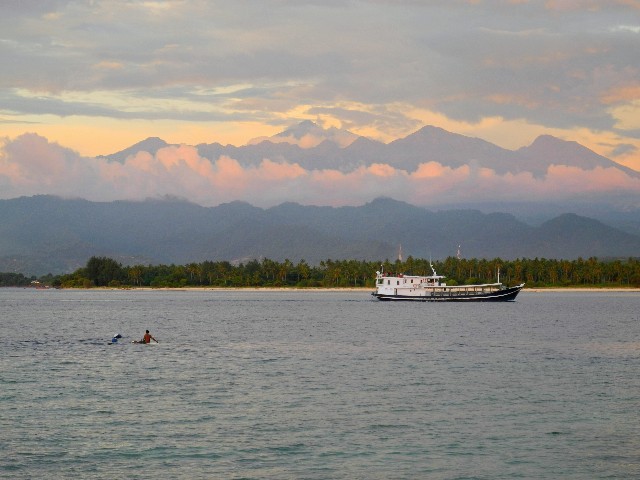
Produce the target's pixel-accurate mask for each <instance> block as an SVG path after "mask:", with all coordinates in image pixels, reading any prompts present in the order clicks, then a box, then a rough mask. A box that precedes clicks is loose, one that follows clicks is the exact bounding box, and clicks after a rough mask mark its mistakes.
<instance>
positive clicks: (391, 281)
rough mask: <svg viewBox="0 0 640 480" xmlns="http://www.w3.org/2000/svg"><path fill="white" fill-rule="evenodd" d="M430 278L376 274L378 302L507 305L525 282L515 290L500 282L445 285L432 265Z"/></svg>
mask: <svg viewBox="0 0 640 480" xmlns="http://www.w3.org/2000/svg"><path fill="white" fill-rule="evenodd" d="M431 271H432V272H433V275H403V274H396V275H389V274H386V273H384V272H382V271H378V272H376V291H375V292H372V293H371V295H373V296H374V297H375V298H377V299H378V300H413V301H419V302H509V301H513V300H515V298H516V296H517V295H518V293H520V290H522V289H523V287H524V283H522V284H520V285H517V286H515V287H505V286H504V285H503V284H502V283H500V273H499V272H498V282H497V283H483V284H477V285H447V284H446V282H444V281H443V280H444V278H445V277H444V276H443V275H438V274H437V273H436V271H435V270H434V268H433V265H432V266H431Z"/></svg>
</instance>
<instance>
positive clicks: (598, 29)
mask: <svg viewBox="0 0 640 480" xmlns="http://www.w3.org/2000/svg"><path fill="white" fill-rule="evenodd" d="M23 4H24V5H23ZM637 11H638V10H637V7H636V6H635V3H633V2H628V1H627V2H624V1H617V0H608V1H607V0H602V1H595V0H591V1H582V0H575V1H566V0H565V1H548V2H524V1H506V0H505V1H497V0H496V1H487V2H466V1H465V2H462V1H453V2H452V1H430V2H420V1H402V2H400V1H392V0H387V1H383V0H356V1H349V2H338V1H325V2H320V1H304V2H300V1H257V0H222V1H219V2H206V1H202V0H189V1H165V2H130V1H127V0H97V1H92V2H76V1H62V0H59V1H43V2H9V4H8V5H7V7H6V8H5V7H3V15H2V18H0V30H1V31H2V32H3V34H2V39H0V62H2V64H3V65H11V68H7V69H3V71H2V73H0V94H1V96H2V105H3V107H2V108H3V109H9V110H11V111H12V112H14V113H16V114H24V115H33V114H40V115H45V114H52V115H60V116H69V115H86V116H89V117H92V116H93V117H108V118H116V119H130V118H144V119H158V120H160V119H168V120H172V119H174V120H175V119H188V120H190V121H193V122H206V121H210V120H211V119H214V120H215V121H219V122H224V121H228V120H237V119H238V118H239V116H240V117H242V118H247V119H248V118H252V117H253V118H260V119H263V121H265V122H268V123H271V124H282V123H283V122H285V118H286V117H287V116H289V115H291V114H292V113H293V112H300V107H302V106H306V108H307V109H308V110H309V111H321V110H323V111H325V112H328V113H329V112H330V114H331V115H332V116H333V119H335V120H336V121H340V122H344V123H345V124H348V125H349V127H350V128H354V129H356V130H357V129H361V130H376V129H378V130H382V133H383V134H384V133H389V132H388V130H389V129H394V128H398V127H397V126H396V125H398V124H400V125H407V126H408V128H409V129H412V128H414V126H415V123H414V121H413V120H414V119H412V118H410V117H409V116H407V115H404V116H403V117H402V116H398V112H400V111H402V109H393V108H390V106H392V105H401V106H403V107H404V109H405V110H408V109H409V107H411V106H415V105H428V106H429V107H430V109H431V110H433V111H434V112H438V113H442V114H444V115H447V116H449V117H450V118H452V119H455V120H459V121H467V122H478V121H480V120H481V119H482V118H484V117H487V116H499V117H501V118H504V119H506V120H513V119H526V120H527V121H528V122H530V123H535V124H544V125H547V126H551V127H562V128H569V127H573V126H576V125H577V126H581V127H586V128H591V129H595V130H599V129H603V128H611V127H612V126H613V125H614V124H615V118H613V114H612V110H611V109H612V108H613V107H619V106H622V105H625V104H626V103H627V102H628V101H629V96H630V95H632V94H633V93H634V91H635V89H636V88H637V87H636V86H635V85H637V78H638V77H639V76H640V70H639V68H640V67H638V65H637V61H635V59H636V57H637V27H636V26H634V25H633V24H631V25H630V23H629V18H633V16H634V15H636V14H637ZM234 85H246V86H247V88H246V89H244V90H243V91H238V90H235V89H233V88H229V87H231V86H234ZM626 86H630V87H626ZM204 92H207V93H204ZM345 105H346V106H348V108H344V106H345ZM399 117H402V118H399ZM289 123H290V122H289ZM393 133H395V132H393ZM405 133H406V132H405ZM383 136H384V135H383Z"/></svg>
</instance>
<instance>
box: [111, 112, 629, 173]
mask: <svg viewBox="0 0 640 480" xmlns="http://www.w3.org/2000/svg"><path fill="white" fill-rule="evenodd" d="M305 139H306V140H305ZM296 142H298V143H296ZM166 146H169V144H167V142H165V141H164V140H162V139H160V138H157V137H150V138H147V139H145V140H143V141H141V142H138V143H137V144H135V145H132V146H131V147H128V148H126V149H124V150H121V151H120V152H116V153H113V154H110V155H103V156H101V157H102V158H106V159H108V160H110V161H117V162H121V163H122V162H124V161H125V160H126V158H127V156H130V155H135V154H136V153H138V152H140V151H147V152H149V153H150V154H152V155H154V154H155V153H156V152H157V151H158V150H159V149H160V148H164V147H166ZM195 148H197V150H198V153H199V154H200V155H201V156H203V157H205V158H207V159H209V160H210V161H212V162H214V161H216V160H217V159H218V158H220V157H221V156H223V155H224V156H228V157H231V158H234V159H236V160H238V161H239V162H240V164H241V165H243V166H256V165H258V164H260V163H261V162H262V161H263V160H264V159H265V158H268V159H270V160H273V161H276V162H288V163H297V164H298V165H300V166H302V167H303V168H306V169H309V170H322V169H336V170H339V171H341V172H351V171H354V170H355V169H357V168H360V167H368V166H371V165H373V164H375V163H383V164H388V165H390V166H392V167H394V168H398V169H403V170H406V171H408V172H413V171H415V170H416V169H417V168H418V166H419V165H420V164H424V163H428V162H437V163H440V164H441V165H443V166H446V167H450V168H454V169H455V168H460V167H462V166H464V165H476V166H478V167H482V168H488V169H491V170H494V171H495V172H496V173H498V174H501V175H504V174H507V173H509V174H518V173H523V172H528V173H531V174H532V175H533V176H534V177H537V178H541V177H544V176H545V175H546V173H547V171H548V169H549V168H550V167H551V166H553V165H566V166H570V167H576V168H580V169H583V170H593V169H595V168H597V167H602V168H615V169H618V170H620V171H622V172H624V174H625V175H628V176H630V177H633V178H640V172H638V171H636V170H634V169H631V168H629V167H626V166H624V165H621V164H619V163H617V162H615V161H613V160H611V159H608V158H606V157H604V156H602V155H599V154H597V153H595V152H593V151H592V150H590V149H588V148H587V147H585V146H583V145H581V144H579V143H577V142H575V141H571V140H562V139H560V138H557V137H554V136H551V135H548V134H543V135H539V136H538V137H537V138H536V139H534V141H533V142H532V143H531V144H530V145H527V146H523V147H520V148H519V149H516V150H509V149H506V148H502V147H500V146H498V145H495V144H493V143H491V142H488V141H486V140H483V139H480V138H476V137H469V136H466V135H462V134H459V133H453V132H449V131H447V130H445V129H443V128H441V127H437V126H433V125H425V126H423V127H421V128H420V129H418V130H417V131H415V132H413V133H410V134H408V135H407V136H405V137H402V138H397V139H395V140H393V141H391V142H389V143H383V142H379V141H376V140H372V139H369V138H367V137H363V136H358V135H356V134H353V133H352V132H349V131H348V130H342V129H338V128H335V127H331V128H329V129H325V128H322V127H321V126H319V125H317V124H316V123H314V122H312V121H309V120H305V121H303V122H301V123H299V124H297V125H294V126H292V127H290V128H288V129H286V130H284V131H282V132H280V133H277V134H275V135H273V136H271V137H259V138H258V139H253V140H252V141H250V142H249V143H247V144H246V145H242V146H234V145H222V144H220V143H218V142H213V143H202V144H198V145H196V146H195Z"/></svg>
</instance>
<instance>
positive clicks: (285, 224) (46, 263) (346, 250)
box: [0, 195, 640, 275]
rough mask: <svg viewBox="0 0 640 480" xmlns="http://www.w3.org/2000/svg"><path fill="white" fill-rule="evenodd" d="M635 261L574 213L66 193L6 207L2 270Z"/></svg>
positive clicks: (0, 235)
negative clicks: (98, 197) (530, 215)
mask: <svg viewBox="0 0 640 480" xmlns="http://www.w3.org/2000/svg"><path fill="white" fill-rule="evenodd" d="M459 245H460V249H461V253H462V255H463V256H464V257H466V258H472V257H475V258H482V257H483V258H495V257H500V258H503V259H514V258H525V257H526V258H535V257H539V258H542V257H544V258H564V259H575V258H578V257H583V258H587V257H591V256H596V257H599V258H604V257H630V256H638V255H639V254H640V236H639V235H634V234H631V233H627V232H624V231H622V230H619V229H616V228H614V227H611V226H609V225H607V224H605V223H603V222H601V221H598V220H595V219H592V218H588V217H584V216H580V215H576V214H562V215H559V216H557V217H554V218H552V219H550V220H548V221H546V222H544V223H542V224H540V225H537V226H532V225H530V224H527V223H525V222H523V221H521V220H519V219H518V218H516V217H515V216H514V215H511V214H507V213H489V214H487V213H482V212H480V211H478V210H472V209H464V210H440V211H432V210H428V209H425V208H422V207H417V206H414V205H410V204H408V203H405V202H400V201H396V200H393V199H390V198H378V199H375V200H374V201H371V202H369V203H366V204H364V205H362V206H358V207H320V206H304V205H300V204H296V203H283V204H280V205H278V206H275V207H271V208H267V209H263V208H258V207H255V206H252V205H250V204H248V203H244V202H231V203H227V204H222V205H219V206H216V207H202V206H199V205H196V204H193V203H189V202H187V201H184V200H180V199H175V198H166V199H161V200H158V199H155V200H146V201H114V202H90V201H87V200H82V199H63V198H59V197H55V196H44V195H43V196H33V197H20V198H15V199H9V200H0V272H20V273H24V274H28V275H43V274H46V273H54V274H58V273H65V272H71V271H74V270H75V269H77V268H79V267H82V266H84V265H85V264H86V262H87V260H88V259H89V258H90V257H91V256H108V257H111V258H114V259H116V260H118V261H119V262H121V263H123V264H126V265H131V264H138V263H142V264H158V263H164V264H172V263H174V264H187V263H191V262H201V261H205V260H214V261H215V260H229V261H233V262H245V261H248V260H250V259H262V258H270V259H272V260H278V261H282V260H284V259H286V258H288V259H289V260H291V261H293V262H297V261H299V260H301V259H304V260H306V261H307V262H309V263H313V264H317V263H318V262H320V261H322V260H327V259H334V260H338V259H357V260H372V261H373V260H385V259H390V260H393V259H395V258H396V257H397V254H398V250H399V248H400V246H402V251H403V252H404V256H405V257H406V256H408V255H412V256H414V257H421V258H433V259H442V258H446V257H447V256H454V255H456V252H457V250H458V246H459Z"/></svg>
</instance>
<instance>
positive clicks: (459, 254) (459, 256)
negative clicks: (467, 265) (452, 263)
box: [456, 245, 462, 260]
mask: <svg viewBox="0 0 640 480" xmlns="http://www.w3.org/2000/svg"><path fill="white" fill-rule="evenodd" d="M456 257H458V260H460V258H461V257H462V254H461V253H460V245H458V253H456Z"/></svg>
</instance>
